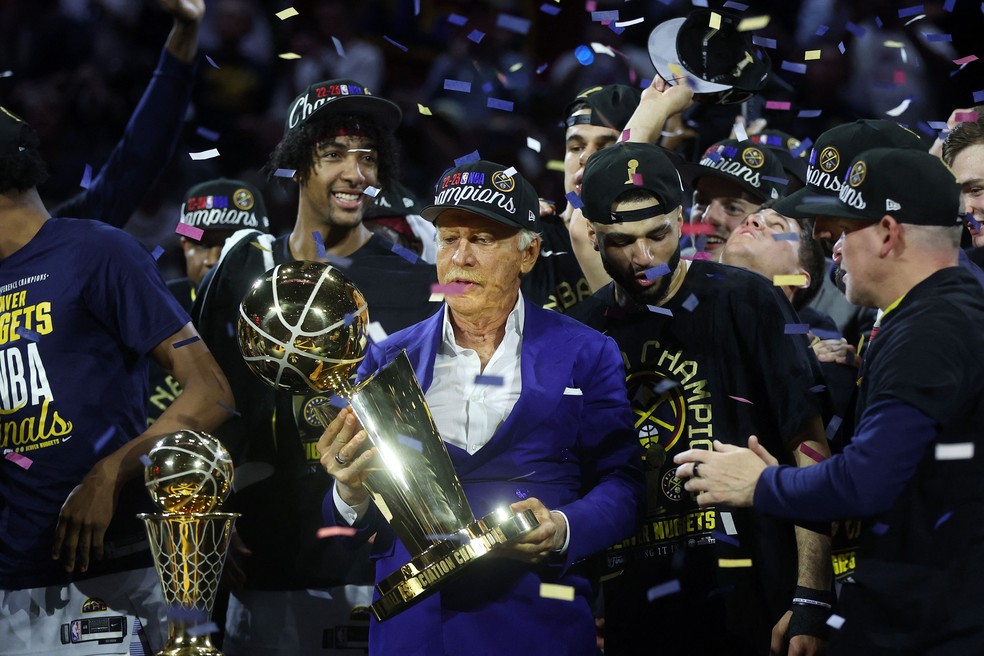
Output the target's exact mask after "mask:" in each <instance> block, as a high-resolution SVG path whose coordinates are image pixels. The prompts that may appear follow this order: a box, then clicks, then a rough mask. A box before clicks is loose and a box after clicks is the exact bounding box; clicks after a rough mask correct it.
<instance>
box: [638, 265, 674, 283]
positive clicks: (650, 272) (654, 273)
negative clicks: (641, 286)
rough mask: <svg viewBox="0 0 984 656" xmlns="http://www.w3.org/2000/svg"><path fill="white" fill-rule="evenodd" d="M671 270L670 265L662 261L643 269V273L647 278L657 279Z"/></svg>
mask: <svg viewBox="0 0 984 656" xmlns="http://www.w3.org/2000/svg"><path fill="white" fill-rule="evenodd" d="M669 272H670V266H669V265H668V264H667V263H666V262H660V263H659V264H657V265H656V266H654V267H650V268H648V269H646V270H645V271H643V272H642V273H643V275H645V276H646V280H656V279H657V278H662V277H663V276H665V275H666V274H668V273H669Z"/></svg>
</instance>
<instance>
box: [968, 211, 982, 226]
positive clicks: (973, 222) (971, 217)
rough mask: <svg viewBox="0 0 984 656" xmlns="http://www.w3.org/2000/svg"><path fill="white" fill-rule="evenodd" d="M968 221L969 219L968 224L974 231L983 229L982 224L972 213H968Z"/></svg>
mask: <svg viewBox="0 0 984 656" xmlns="http://www.w3.org/2000/svg"><path fill="white" fill-rule="evenodd" d="M966 219H967V223H969V224H970V227H972V228H973V229H974V230H980V229H981V224H980V222H978V221H977V219H975V218H974V215H973V214H972V213H971V212H967V214H966Z"/></svg>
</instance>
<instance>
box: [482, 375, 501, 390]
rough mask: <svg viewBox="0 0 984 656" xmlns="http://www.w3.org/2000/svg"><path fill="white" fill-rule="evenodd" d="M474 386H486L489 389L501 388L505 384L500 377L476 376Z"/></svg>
mask: <svg viewBox="0 0 984 656" xmlns="http://www.w3.org/2000/svg"><path fill="white" fill-rule="evenodd" d="M475 384H476V385H488V386H489V387H502V386H503V385H504V384H505V381H504V380H503V378H502V376H487V375H485V374H478V375H477V376H475Z"/></svg>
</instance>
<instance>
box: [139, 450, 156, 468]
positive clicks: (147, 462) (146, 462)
mask: <svg viewBox="0 0 984 656" xmlns="http://www.w3.org/2000/svg"><path fill="white" fill-rule="evenodd" d="M140 464H141V465H143V466H144V467H152V466H153V465H154V463H153V462H151V460H150V458H148V457H147V454H146V453H145V454H143V455H142V456H140Z"/></svg>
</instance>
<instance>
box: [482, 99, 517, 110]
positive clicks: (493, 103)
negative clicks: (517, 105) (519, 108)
mask: <svg viewBox="0 0 984 656" xmlns="http://www.w3.org/2000/svg"><path fill="white" fill-rule="evenodd" d="M486 106H487V107H489V108H490V109H501V110H503V111H506V112H511V111H512V110H513V103H512V102H510V101H508V100H500V99H498V98H489V101H488V103H486Z"/></svg>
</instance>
